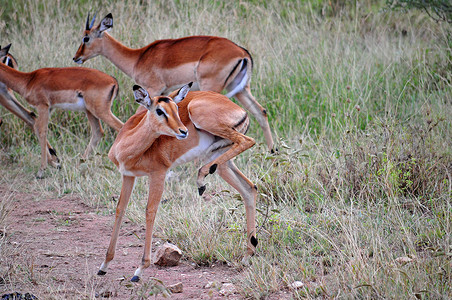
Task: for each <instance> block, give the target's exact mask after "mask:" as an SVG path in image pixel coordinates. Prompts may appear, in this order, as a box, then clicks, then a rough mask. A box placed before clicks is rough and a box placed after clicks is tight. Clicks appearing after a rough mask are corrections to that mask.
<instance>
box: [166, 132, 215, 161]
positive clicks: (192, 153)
mask: <svg viewBox="0 0 452 300" xmlns="http://www.w3.org/2000/svg"><path fill="white" fill-rule="evenodd" d="M198 136H199V141H198V144H197V145H196V146H195V147H193V148H191V149H190V150H188V151H187V152H185V153H184V154H182V155H181V156H179V158H177V159H176V161H174V163H173V164H172V166H171V168H173V167H177V166H180V165H183V164H185V163H187V162H190V161H192V160H194V159H197V158H202V157H204V156H205V155H207V152H208V150H209V148H210V146H212V144H213V143H214V142H215V136H214V135H212V134H210V133H208V132H205V131H198Z"/></svg>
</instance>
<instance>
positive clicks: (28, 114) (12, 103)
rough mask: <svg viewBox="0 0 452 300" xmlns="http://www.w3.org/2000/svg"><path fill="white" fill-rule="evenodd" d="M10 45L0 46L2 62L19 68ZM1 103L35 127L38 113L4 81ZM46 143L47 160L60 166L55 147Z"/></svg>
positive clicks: (0, 95) (0, 90)
mask: <svg viewBox="0 0 452 300" xmlns="http://www.w3.org/2000/svg"><path fill="white" fill-rule="evenodd" d="M10 47H11V44H9V45H8V46H6V47H5V48H2V47H1V46H0V62H1V63H3V64H5V65H7V66H9V67H11V68H14V69H18V66H17V61H16V59H15V58H14V57H13V56H12V55H11V54H10V53H8V51H9V48H10ZM0 104H1V105H3V106H4V107H5V108H6V109H8V110H9V111H10V112H12V113H13V114H15V115H16V116H18V117H19V118H20V119H22V120H23V121H24V122H25V124H27V125H28V126H29V127H30V128H31V129H33V128H34V124H35V119H36V115H35V114H34V113H33V112H32V111H29V110H28V109H26V108H25V107H23V106H22V104H20V102H19V101H17V99H16V97H14V94H13V91H12V90H11V89H10V88H8V87H7V86H6V85H4V84H3V83H2V82H0ZM46 143H47V151H45V153H46V155H47V161H48V162H49V164H50V165H51V166H53V167H56V168H59V167H60V160H59V159H58V157H57V155H56V151H55V149H53V148H52V146H50V144H49V143H48V142H46Z"/></svg>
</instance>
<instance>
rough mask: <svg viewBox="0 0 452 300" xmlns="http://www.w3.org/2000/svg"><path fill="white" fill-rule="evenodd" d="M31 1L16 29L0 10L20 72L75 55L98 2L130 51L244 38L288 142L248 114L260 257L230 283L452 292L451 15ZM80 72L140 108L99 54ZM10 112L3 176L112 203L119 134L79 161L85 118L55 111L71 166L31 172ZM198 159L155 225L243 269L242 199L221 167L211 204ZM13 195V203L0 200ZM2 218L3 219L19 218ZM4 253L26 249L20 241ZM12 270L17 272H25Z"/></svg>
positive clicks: (258, 82)
mask: <svg viewBox="0 0 452 300" xmlns="http://www.w3.org/2000/svg"><path fill="white" fill-rule="evenodd" d="M300 2H301V1H300ZM19 3H26V5H27V11H28V13H26V14H22V13H21V12H22V10H21V9H20V7H21V5H20V4H17V5H16V6H15V5H12V7H11V8H8V9H10V10H8V13H11V12H17V14H16V15H14V14H13V15H12V16H11V17H10V18H8V20H9V22H8V24H7V26H6V24H5V23H1V22H0V41H1V43H2V44H7V43H9V42H12V43H13V46H12V50H11V52H12V53H13V54H14V55H15V56H16V57H17V58H18V61H19V64H20V68H21V69H22V70H33V69H36V68H39V67H44V66H70V65H72V62H71V58H72V56H73V54H74V53H75V51H76V48H77V47H78V44H79V40H80V38H81V31H82V26H83V24H84V19H85V17H86V14H87V12H88V11H89V10H91V11H95V10H99V15H101V16H103V15H105V14H106V13H108V12H110V11H111V12H112V13H113V16H114V20H115V24H114V28H113V29H112V31H111V34H112V35H113V36H114V37H116V38H118V39H119V40H121V41H122V42H124V43H125V44H126V45H129V46H131V47H139V46H142V45H145V44H147V43H149V42H151V41H153V40H154V39H160V38H168V37H181V36H185V35H194V34H209V35H221V36H225V37H228V38H230V39H232V40H234V41H235V42H237V43H238V44H240V45H243V46H245V47H246V48H248V49H249V50H250V52H251V53H252V55H253V58H254V60H255V64H256V67H255V74H254V77H253V84H252V88H253V93H254V94H255V95H256V97H257V98H258V100H259V101H260V102H261V103H262V104H263V105H264V106H266V108H267V110H268V111H269V114H270V124H271V126H272V128H273V129H274V133H275V136H276V137H277V138H278V140H279V148H280V153H279V155H278V156H276V157H270V156H269V155H268V154H266V151H265V147H264V146H263V145H262V143H263V138H262V137H261V132H260V129H259V128H258V126H257V125H256V124H253V127H252V128H251V131H250V135H251V136H253V137H255V138H257V140H258V141H259V143H260V144H259V145H258V146H256V147H254V148H253V149H251V150H249V151H247V153H244V154H243V155H242V156H241V157H239V158H238V160H237V161H238V163H237V164H238V165H239V166H240V168H241V169H242V170H243V171H244V173H245V174H247V175H249V177H250V178H251V179H252V180H253V181H254V182H255V183H256V184H257V185H258V187H259V191H260V193H261V195H260V197H259V201H258V202H259V203H258V216H257V217H258V225H259V233H258V237H259V239H260V241H259V247H258V254H257V256H256V257H255V258H254V260H253V262H252V266H251V267H249V268H245V269H243V278H241V280H239V281H237V282H236V286H237V287H238V288H239V291H240V293H241V294H242V295H243V296H244V297H250V298H256V299H259V298H265V297H267V296H270V295H271V294H272V293H274V292H276V291H279V290H281V289H288V285H290V283H292V282H293V281H295V280H299V281H302V282H303V283H304V284H305V285H304V288H302V289H300V290H297V291H290V292H291V293H292V295H293V297H294V298H316V297H326V298H328V297H331V298H335V297H337V298H372V299H374V298H399V299H407V298H414V297H417V298H433V299H438V298H449V297H452V295H451V294H450V293H451V291H450V286H451V285H452V265H451V257H452V256H451V253H452V248H451V245H452V243H451V220H452V218H451V217H452V216H451V215H452V206H451V196H452V187H451V185H452V183H451V182H452V177H451V176H452V156H451V149H452V142H451V139H450V137H451V136H452V126H451V124H452V122H451V121H452V120H451V117H450V116H452V111H451V107H452V106H451V103H452V89H451V80H452V77H451V74H452V70H451V67H450V66H451V65H452V54H451V47H452V43H451V28H450V25H447V24H436V23H434V22H431V21H430V20H429V19H428V18H427V17H426V16H424V15H421V14H414V13H412V14H407V15H398V14H394V13H392V12H382V11H380V10H378V9H372V5H370V4H369V5H363V6H361V7H358V8H356V7H355V10H353V9H352V10H350V11H347V12H344V13H343V14H342V15H341V16H339V15H338V16H334V17H326V16H325V15H328V14H325V15H323V16H322V14H319V11H320V10H321V8H325V9H327V10H328V9H329V8H328V7H322V6H321V5H320V6H319V5H317V4H306V5H304V4H301V3H298V2H295V3H293V2H290V3H289V2H287V3H285V2H283V3H279V2H277V1H269V2H265V3H264V2H259V1H245V2H243V1H241V2H237V3H235V2H231V3H221V2H215V1H201V2H199V3H198V2H197V3H194V2H189V1H180V2H168V3H167V2H165V3H163V2H162V3H160V2H159V3H149V2H142V3H141V4H140V2H133V1H130V2H129V1H124V2H114V3H105V5H101V4H100V3H98V4H89V3H82V4H81V6H79V4H75V3H69V4H60V3H59V2H58V3H59V4H56V2H55V3H53V2H52V1H50V2H46V3H48V4H47V5H44V4H42V3H40V4H36V3H35V2H34V1H27V0H24V1H23V2H22V1H19ZM365 3H373V2H371V1H367V2H365ZM90 5H92V6H90ZM3 20H5V19H3ZM42 24H45V25H44V26H43V25H42ZM33 28H35V29H36V28H39V30H33ZM86 66H88V67H94V68H97V69H100V70H102V71H105V72H106V73H109V74H111V75H113V76H115V77H116V78H117V79H118V80H119V82H120V87H121V94H120V97H119V98H118V99H117V101H116V103H115V104H114V107H113V110H114V112H115V114H116V115H118V116H119V117H120V118H121V119H122V120H126V119H127V118H128V117H129V116H130V115H131V114H132V113H133V112H134V111H135V109H136V107H135V106H134V104H133V101H132V100H131V99H132V98H131V93H130V87H131V86H132V81H131V79H129V78H127V77H126V76H125V75H124V74H122V73H120V71H118V70H117V69H116V68H115V67H114V66H112V65H111V64H110V63H109V62H108V61H106V60H105V59H103V58H95V59H92V60H91V61H89V62H88V63H87V64H86ZM0 117H2V118H3V119H4V122H5V124H4V125H2V128H1V131H0V140H1V145H2V146H1V148H2V150H1V154H0V156H1V157H0V160H1V164H2V169H3V170H5V171H3V170H2V176H1V177H0V184H12V183H14V182H17V178H25V179H26V180H25V183H21V184H18V185H17V187H16V189H17V190H31V191H34V192H37V193H39V194H40V195H42V199H45V197H47V196H48V195H63V194H66V193H76V194H79V195H81V197H82V198H83V199H84V201H85V202H86V203H87V204H88V205H90V206H95V207H99V208H101V209H103V210H105V211H106V212H110V213H112V212H113V210H114V205H115V203H114V202H112V201H111V199H112V197H114V196H116V195H117V194H119V189H120V187H119V185H118V182H119V181H120V177H119V174H118V172H116V170H115V169H114V166H113V164H111V163H110V162H109V161H108V158H107V157H106V153H107V151H108V149H109V147H110V145H111V143H112V141H113V138H114V134H113V132H112V131H111V130H107V131H106V137H105V138H104V140H103V142H102V143H101V145H100V147H99V148H98V154H97V155H94V156H92V157H91V158H90V159H89V160H88V161H86V162H83V163H81V162H80V161H79V153H81V151H82V149H84V147H85V145H86V143H87V142H88V134H89V128H88V125H87V122H86V118H85V117H84V116H83V115H82V114H77V113H67V112H56V113H54V114H53V116H52V121H53V122H54V123H53V125H52V126H51V143H52V144H53V145H54V146H55V147H56V149H57V150H58V153H59V155H60V157H61V158H62V159H63V161H64V163H63V168H62V170H59V171H58V170H52V169H50V170H49V171H48V173H47V175H48V176H47V178H46V179H44V180H42V181H37V180H35V179H34V178H33V174H34V171H35V170H36V169H37V167H38V156H39V149H38V146H37V143H36V139H35V138H34V137H33V136H32V135H31V134H30V131H29V130H28V129H25V128H24V125H23V124H22V123H21V122H19V121H18V120H17V119H16V118H14V117H13V116H11V115H10V114H8V113H7V112H6V111H5V110H4V109H3V110H0ZM56 123H58V124H62V125H63V128H60V127H59V126H56V125H55V124H56ZM254 123H256V122H254ZM24 132H25V134H24ZM24 136H25V137H24ZM197 167H198V166H191V165H190V166H186V167H183V168H178V169H177V170H175V178H174V179H173V180H172V181H170V182H168V183H167V185H166V190H165V194H164V196H163V198H164V199H165V201H164V203H162V205H161V206H160V211H159V215H158V220H157V228H156V233H155V234H156V236H158V237H161V238H164V239H169V240H171V241H173V242H174V243H176V244H177V245H178V246H179V247H181V248H182V249H183V251H184V255H185V259H187V260H190V261H192V262H195V263H197V264H200V265H204V264H211V263H213V262H217V261H221V262H227V263H229V264H231V265H232V266H234V267H236V268H241V266H240V264H239V262H240V258H241V255H242V253H243V249H244V247H245V241H244V238H245V234H244V208H243V205H242V203H241V201H240V200H239V199H238V198H237V194H236V192H235V191H233V190H231V189H230V188H229V187H228V186H227V185H226V184H224V183H223V182H221V181H220V180H219V179H218V178H216V177H215V176H212V177H211V178H208V181H209V186H208V192H214V191H215V192H216V193H215V194H212V201H210V202H204V200H202V199H200V198H199V197H198V196H197V195H196V188H195V184H194V180H195V179H194V178H195V174H196V171H197ZM147 188H148V186H147V182H146V180H145V179H143V180H139V181H138V183H137V185H136V187H135V191H134V194H133V196H132V197H133V200H132V203H131V205H130V207H129V208H128V213H127V217H128V218H129V219H130V220H132V221H134V222H139V223H142V222H143V218H144V215H143V213H144V207H145V200H146V198H147ZM8 202H9V201H8V199H5V200H3V201H2V202H1V203H3V204H2V205H3V206H0V211H4V210H5V209H4V207H6V210H7V205H10V204H6V203H8ZM0 214H4V213H3V212H0ZM0 221H1V223H0V226H7V224H8V221H7V218H6V219H2V217H0ZM3 238H4V237H3ZM206 240H208V241H209V243H206V242H205V241H206ZM0 243H1V241H0ZM2 251H5V250H2ZM7 251H11V252H10V254H8V255H9V256H11V255H13V256H14V251H15V250H14V249H10V250H7ZM408 256H409V257H411V258H412V261H411V262H410V263H407V264H401V263H399V262H398V261H397V260H396V259H397V258H399V257H408ZM2 264H3V263H2ZM25 265H26V264H25ZM10 270H12V271H10V272H9V273H8V272H7V276H9V278H11V279H10V280H9V281H8V282H10V284H12V283H13V282H15V280H17V278H18V277H20V276H24V274H22V273H17V272H16V271H14V268H12V269H10ZM23 270H25V271H22V272H28V271H26V270H27V268H26V267H25V268H23ZM88 294H89V293H88Z"/></svg>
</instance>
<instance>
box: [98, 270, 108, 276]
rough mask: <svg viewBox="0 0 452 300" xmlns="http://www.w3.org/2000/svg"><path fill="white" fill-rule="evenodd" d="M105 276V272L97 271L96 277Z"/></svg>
mask: <svg viewBox="0 0 452 300" xmlns="http://www.w3.org/2000/svg"><path fill="white" fill-rule="evenodd" d="M105 274H107V272H105V271H102V270H99V271H98V272H97V275H99V276H104V275H105Z"/></svg>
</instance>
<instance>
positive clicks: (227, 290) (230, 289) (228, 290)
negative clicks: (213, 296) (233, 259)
mask: <svg viewBox="0 0 452 300" xmlns="http://www.w3.org/2000/svg"><path fill="white" fill-rule="evenodd" d="M234 293H235V286H234V285H233V284H232V283H223V286H222V287H221V289H220V291H219V294H220V295H222V296H228V295H231V294H234Z"/></svg>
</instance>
